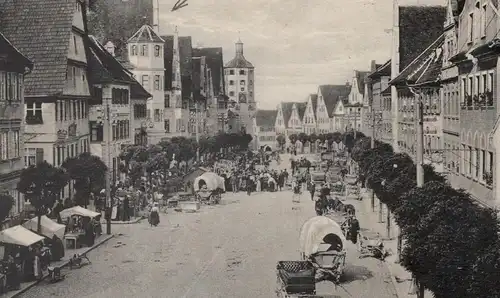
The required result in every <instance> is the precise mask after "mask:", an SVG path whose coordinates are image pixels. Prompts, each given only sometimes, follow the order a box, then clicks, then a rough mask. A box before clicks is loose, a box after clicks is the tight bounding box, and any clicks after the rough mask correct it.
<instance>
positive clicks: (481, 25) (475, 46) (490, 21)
mask: <svg viewBox="0 0 500 298" xmlns="http://www.w3.org/2000/svg"><path fill="white" fill-rule="evenodd" d="M462 5H463V6H462ZM497 9H498V8H497V7H495V5H494V4H493V3H492V2H490V1H472V0H466V1H464V2H463V3H461V5H460V6H459V7H458V11H456V12H455V14H457V15H458V17H457V21H458V25H457V26H458V38H457V45H456V49H457V50H456V54H455V55H454V56H452V57H451V58H450V61H451V62H452V63H453V65H455V66H456V67H457V68H458V88H459V89H458V93H459V97H458V101H459V103H460V109H459V115H458V119H459V123H460V130H459V131H460V135H459V137H460V142H459V148H458V150H456V151H455V150H451V152H450V153H451V154H448V158H449V159H451V156H450V155H452V154H453V155H452V156H457V155H458V158H457V159H455V160H454V161H455V171H453V172H452V171H450V175H448V176H449V180H450V182H451V183H452V185H454V186H456V187H461V188H465V189H466V190H467V191H468V192H469V193H470V194H471V195H472V196H473V197H475V198H476V199H478V200H479V201H481V202H483V203H485V204H493V203H494V200H495V196H494V192H493V187H498V186H497V185H495V183H496V180H497V179H498V177H495V176H496V175H495V174H496V170H495V169H496V167H495V164H496V161H495V148H499V147H498V145H497V143H493V139H492V138H490V137H489V136H490V134H491V132H492V130H493V128H494V125H495V121H496V118H497V115H498V110H497V109H498V108H497V104H498V102H497V100H498V94H499V88H498V67H499V64H498V57H499V53H500V40H499V39H498V30H499V29H500V28H499V25H498V21H499V16H498V10H497ZM447 35H449V34H447ZM448 40H450V38H448ZM455 129H456V128H455ZM455 141H456V138H455ZM447 145H452V144H447ZM453 145H455V146H456V143H455V144H453ZM448 158H447V159H448ZM457 163H458V166H457V165H456V164H457ZM452 173H453V174H452Z"/></svg>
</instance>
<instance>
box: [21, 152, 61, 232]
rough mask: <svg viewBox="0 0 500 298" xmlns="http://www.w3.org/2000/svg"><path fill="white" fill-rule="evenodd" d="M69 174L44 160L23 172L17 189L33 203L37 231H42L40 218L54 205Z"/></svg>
mask: <svg viewBox="0 0 500 298" xmlns="http://www.w3.org/2000/svg"><path fill="white" fill-rule="evenodd" d="M68 181H69V176H68V174H67V173H66V172H65V171H64V170H62V169H60V168H56V167H54V166H52V165H51V164H49V163H47V162H46V161H43V162H41V163H39V164H37V165H36V166H35V165H32V166H30V167H28V168H26V169H24V170H23V171H22V172H21V177H20V180H19V182H18V183H17V189H18V191H19V192H21V193H22V194H24V197H25V198H26V199H27V200H28V201H29V202H30V203H31V205H33V207H34V208H35V210H36V215H37V217H38V227H37V231H38V232H40V231H41V224H40V219H41V217H42V215H45V214H46V213H47V210H48V209H49V208H52V207H53V206H54V203H55V201H56V198H57V197H58V196H59V194H60V193H61V190H62V189H63V188H64V187H65V186H66V185H67V184H68Z"/></svg>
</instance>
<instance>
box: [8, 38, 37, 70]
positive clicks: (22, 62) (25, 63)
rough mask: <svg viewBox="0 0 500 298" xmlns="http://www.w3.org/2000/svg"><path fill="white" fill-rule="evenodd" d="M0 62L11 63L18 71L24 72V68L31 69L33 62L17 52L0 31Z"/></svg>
mask: <svg viewBox="0 0 500 298" xmlns="http://www.w3.org/2000/svg"><path fill="white" fill-rule="evenodd" d="M0 62H2V63H4V64H7V65H9V64H10V65H12V66H13V67H14V68H15V69H19V71H20V72H24V71H25V68H29V69H33V62H31V61H30V60H29V59H28V58H27V57H26V56H24V55H23V54H22V53H21V52H19V51H18V50H17V49H16V48H15V47H14V46H13V45H12V44H11V43H10V42H9V41H8V40H7V38H5V36H4V35H3V34H2V33H1V32H0Z"/></svg>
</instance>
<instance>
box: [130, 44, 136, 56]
mask: <svg viewBox="0 0 500 298" xmlns="http://www.w3.org/2000/svg"><path fill="white" fill-rule="evenodd" d="M130 55H131V56H137V46H136V45H133V46H131V47H130Z"/></svg>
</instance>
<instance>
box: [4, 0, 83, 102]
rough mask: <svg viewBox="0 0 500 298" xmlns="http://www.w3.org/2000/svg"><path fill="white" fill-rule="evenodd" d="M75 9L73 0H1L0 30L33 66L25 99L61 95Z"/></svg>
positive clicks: (26, 82)
mask: <svg viewBox="0 0 500 298" xmlns="http://www.w3.org/2000/svg"><path fill="white" fill-rule="evenodd" d="M75 10H76V5H75V1H73V0H44V1H39V0H2V1H0V12H1V14H0V31H1V32H2V33H3V34H4V36H5V37H6V38H7V39H8V40H9V41H10V42H11V43H12V45H14V46H15V47H16V48H17V49H18V50H19V51H20V52H21V53H23V54H24V55H25V56H26V57H27V58H28V59H29V60H30V61H32V62H33V63H34V67H33V71H32V72H31V73H30V74H28V75H27V76H26V78H25V80H24V86H25V89H24V90H25V95H26V96H28V97H29V96H49V95H55V94H62V92H63V89H64V86H65V83H66V70H67V61H68V60H67V59H68V50H69V40H70V36H71V30H72V21H73V14H74V12H75Z"/></svg>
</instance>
